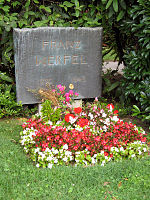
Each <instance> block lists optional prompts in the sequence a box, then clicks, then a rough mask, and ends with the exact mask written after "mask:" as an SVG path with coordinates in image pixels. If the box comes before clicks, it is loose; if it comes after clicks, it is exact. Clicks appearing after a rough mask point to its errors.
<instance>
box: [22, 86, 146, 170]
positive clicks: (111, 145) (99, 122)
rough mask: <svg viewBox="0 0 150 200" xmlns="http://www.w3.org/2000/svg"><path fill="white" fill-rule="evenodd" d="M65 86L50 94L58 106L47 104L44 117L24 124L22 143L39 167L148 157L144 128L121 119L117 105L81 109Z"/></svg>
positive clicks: (71, 92) (94, 103)
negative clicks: (76, 105)
mask: <svg viewBox="0 0 150 200" xmlns="http://www.w3.org/2000/svg"><path fill="white" fill-rule="evenodd" d="M65 89H66V88H65V87H64V86H62V85H58V86H56V89H53V90H52V91H50V92H53V93H55V94H56V95H57V102H58V104H57V106H55V107H54V106H52V102H51V101H50V100H46V101H45V102H43V108H42V115H41V116H39V115H37V116H35V118H34V119H29V120H28V121H27V122H26V123H24V124H23V125H22V127H23V129H24V130H23V131H22V132H21V133H20V135H21V140H20V143H21V145H22V146H24V150H25V152H26V153H27V154H28V155H29V156H30V158H31V159H32V160H33V161H34V162H35V163H36V166H37V167H44V168H45V167H48V168H52V166H54V165H63V164H66V165H69V164H74V165H75V166H76V165H94V164H99V165H101V166H104V164H106V163H107V162H109V161H111V160H115V161H118V160H121V159H128V158H130V159H134V158H141V157H143V156H146V155H147V154H148V146H147V145H146V134H145V132H144V130H143V129H142V128H137V127H136V126H135V125H133V124H132V123H127V122H123V121H122V120H120V119H119V118H118V111H117V110H115V109H114V105H112V104H108V105H107V104H105V103H100V102H99V101H98V98H95V100H94V101H93V103H88V104H87V105H85V106H83V107H82V108H81V107H77V108H73V106H72V102H73V100H72V98H73V97H75V96H78V94H77V93H74V91H73V90H70V91H69V92H67V93H66V92H65Z"/></svg>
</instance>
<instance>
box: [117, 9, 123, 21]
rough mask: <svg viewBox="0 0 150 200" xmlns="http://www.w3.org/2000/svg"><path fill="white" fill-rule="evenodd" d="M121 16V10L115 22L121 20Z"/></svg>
mask: <svg viewBox="0 0 150 200" xmlns="http://www.w3.org/2000/svg"><path fill="white" fill-rule="evenodd" d="M123 16H124V11H123V10H122V11H120V13H119V15H118V17H117V22H118V21H120V20H121V19H122V18H123Z"/></svg>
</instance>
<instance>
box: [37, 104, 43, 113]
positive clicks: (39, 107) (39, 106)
mask: <svg viewBox="0 0 150 200" xmlns="http://www.w3.org/2000/svg"><path fill="white" fill-rule="evenodd" d="M41 110H42V104H41V103H39V104H38V114H39V115H41V114H42V113H41Z"/></svg>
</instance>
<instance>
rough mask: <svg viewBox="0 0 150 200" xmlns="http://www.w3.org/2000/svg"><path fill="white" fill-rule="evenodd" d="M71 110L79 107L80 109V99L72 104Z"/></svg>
mask: <svg viewBox="0 0 150 200" xmlns="http://www.w3.org/2000/svg"><path fill="white" fill-rule="evenodd" d="M72 106H73V108H78V107H81V108H82V99H77V100H75V101H74V102H73V104H72Z"/></svg>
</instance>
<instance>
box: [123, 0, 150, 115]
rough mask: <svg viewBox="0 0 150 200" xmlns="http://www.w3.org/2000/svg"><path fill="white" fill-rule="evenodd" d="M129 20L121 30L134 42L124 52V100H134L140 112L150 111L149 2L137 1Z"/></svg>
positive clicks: (144, 0)
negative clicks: (129, 35) (124, 30)
mask: <svg viewBox="0 0 150 200" xmlns="http://www.w3.org/2000/svg"><path fill="white" fill-rule="evenodd" d="M130 15H131V20H130V21H127V22H125V23H124V24H123V27H122V29H126V30H129V31H130V32H131V35H132V36H133V39H134V40H131V41H130V45H129V46H128V48H127V50H126V52H125V56H124V58H125V60H126V63H127V65H126V68H125V69H124V77H125V80H124V82H123V84H122V86H123V87H124V92H125V97H126V99H131V100H132V99H135V100H136V102H137V103H136V104H137V106H139V107H140V108H141V111H142V112H143V111H144V112H145V113H148V112H149V111H150V70H149V69H150V68H149V65H150V45H149V44H150V1H146V0H138V5H135V6H133V9H132V10H131V11H130Z"/></svg>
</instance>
